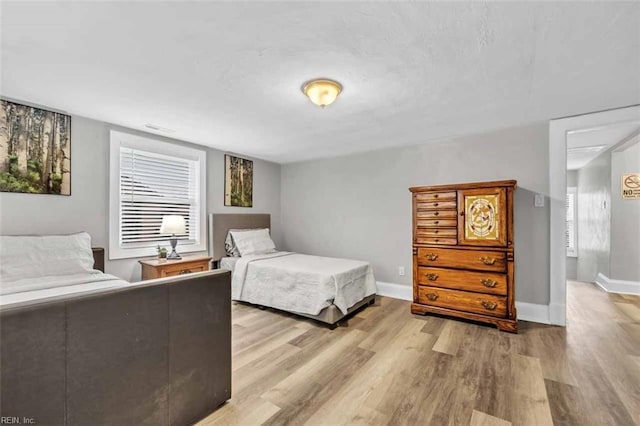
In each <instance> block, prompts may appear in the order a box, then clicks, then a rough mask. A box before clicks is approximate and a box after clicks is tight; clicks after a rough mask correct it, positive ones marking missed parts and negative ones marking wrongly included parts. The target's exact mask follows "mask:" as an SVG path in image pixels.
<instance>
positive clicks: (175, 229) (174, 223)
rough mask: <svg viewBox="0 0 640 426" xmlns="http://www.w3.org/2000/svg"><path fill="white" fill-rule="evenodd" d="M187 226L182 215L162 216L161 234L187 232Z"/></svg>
mask: <svg viewBox="0 0 640 426" xmlns="http://www.w3.org/2000/svg"><path fill="white" fill-rule="evenodd" d="M186 232H187V228H186V226H185V223H184V217H182V216H162V225H161V226H160V233H161V234H185V233H186Z"/></svg>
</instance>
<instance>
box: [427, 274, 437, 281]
mask: <svg viewBox="0 0 640 426" xmlns="http://www.w3.org/2000/svg"><path fill="white" fill-rule="evenodd" d="M427 279H428V280H429V281H435V280H437V279H438V274H427Z"/></svg>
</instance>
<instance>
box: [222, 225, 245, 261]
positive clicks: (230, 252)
mask: <svg viewBox="0 0 640 426" xmlns="http://www.w3.org/2000/svg"><path fill="white" fill-rule="evenodd" d="M231 231H237V232H241V231H245V229H230V230H229V232H227V238H226V239H225V240H224V251H225V254H226V255H227V257H240V252H239V251H238V247H236V243H235V241H233V237H232V236H231Z"/></svg>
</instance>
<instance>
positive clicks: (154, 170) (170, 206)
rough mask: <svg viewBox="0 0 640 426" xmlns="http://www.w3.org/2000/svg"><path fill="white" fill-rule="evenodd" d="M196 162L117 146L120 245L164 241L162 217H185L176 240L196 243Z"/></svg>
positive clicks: (137, 245)
mask: <svg viewBox="0 0 640 426" xmlns="http://www.w3.org/2000/svg"><path fill="white" fill-rule="evenodd" d="M196 167H197V162H196V161H193V160H188V159H181V158H174V157H169V156H166V155H161V154H156V153H152V152H145V151H141V150H137V149H132V148H125V147H121V148H120V218H121V219H120V245H121V246H122V247H145V246H148V245H150V244H151V245H155V244H157V243H158V242H160V241H166V239H167V236H166V235H163V234H160V224H161V223H162V217H163V216H166V215H179V216H183V217H184V218H185V222H186V228H187V233H186V234H185V235H179V236H178V238H179V239H184V240H188V241H189V242H192V243H196V242H197V240H198V223H199V222H200V220H199V219H200V218H199V217H198V212H199V208H198V205H199V200H198V194H199V191H198V188H197V186H198V182H197V180H196Z"/></svg>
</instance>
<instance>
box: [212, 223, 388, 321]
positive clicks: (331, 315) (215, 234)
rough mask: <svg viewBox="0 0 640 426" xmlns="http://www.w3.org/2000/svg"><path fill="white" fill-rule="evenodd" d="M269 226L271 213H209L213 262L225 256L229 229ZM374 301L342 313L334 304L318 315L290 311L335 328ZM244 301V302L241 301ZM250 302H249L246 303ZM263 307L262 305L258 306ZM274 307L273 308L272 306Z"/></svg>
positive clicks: (367, 301)
mask: <svg viewBox="0 0 640 426" xmlns="http://www.w3.org/2000/svg"><path fill="white" fill-rule="evenodd" d="M260 228H271V215H269V214H210V215H209V242H210V247H209V250H210V255H211V256H212V257H213V259H214V262H219V261H220V259H221V258H223V257H225V254H226V251H225V247H224V242H225V240H226V238H227V233H228V232H229V230H230V229H260ZM375 301H376V295H375V294H372V295H371V296H367V297H365V298H364V299H362V300H361V301H359V302H358V303H356V304H355V305H353V306H352V307H351V308H349V309H348V311H347V314H346V315H344V314H343V313H342V312H341V311H340V309H338V308H337V307H336V306H335V305H331V306H327V307H326V308H324V309H323V310H322V311H320V313H319V314H318V315H310V314H303V313H300V312H291V313H292V314H295V315H300V316H303V317H307V318H311V319H314V320H316V321H321V322H323V323H325V324H329V325H330V326H331V327H332V328H335V327H336V326H337V325H338V324H339V323H340V321H342V320H343V319H345V318H346V317H347V316H350V315H351V314H352V313H353V312H355V311H357V310H359V309H360V308H362V307H364V306H366V305H373V304H374V303H375ZM242 303H246V302H242ZM247 304H250V303H247ZM259 307H260V308H263V306H259ZM273 309H275V308H273Z"/></svg>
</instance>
